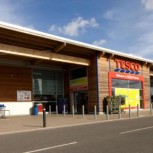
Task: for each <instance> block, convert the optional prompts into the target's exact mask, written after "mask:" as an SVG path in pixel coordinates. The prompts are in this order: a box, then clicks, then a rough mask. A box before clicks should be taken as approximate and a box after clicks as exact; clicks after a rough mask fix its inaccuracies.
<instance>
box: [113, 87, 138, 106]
mask: <svg viewBox="0 0 153 153" xmlns="http://www.w3.org/2000/svg"><path fill="white" fill-rule="evenodd" d="M115 95H121V96H124V97H125V105H122V108H127V107H129V105H130V106H131V107H136V106H137V104H138V105H139V106H140V91H139V89H128V88H115Z"/></svg>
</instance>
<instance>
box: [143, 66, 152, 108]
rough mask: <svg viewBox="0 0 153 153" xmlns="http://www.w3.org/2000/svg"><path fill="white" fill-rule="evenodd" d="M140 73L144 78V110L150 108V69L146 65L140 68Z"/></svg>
mask: <svg viewBox="0 0 153 153" xmlns="http://www.w3.org/2000/svg"><path fill="white" fill-rule="evenodd" d="M142 73H143V77H144V96H145V101H146V108H149V107H150V102H151V99H150V68H149V67H147V65H145V66H143V67H142Z"/></svg>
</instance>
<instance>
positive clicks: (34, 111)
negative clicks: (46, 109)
mask: <svg viewBox="0 0 153 153" xmlns="http://www.w3.org/2000/svg"><path fill="white" fill-rule="evenodd" d="M33 115H38V106H37V105H36V104H35V105H34V106H33Z"/></svg>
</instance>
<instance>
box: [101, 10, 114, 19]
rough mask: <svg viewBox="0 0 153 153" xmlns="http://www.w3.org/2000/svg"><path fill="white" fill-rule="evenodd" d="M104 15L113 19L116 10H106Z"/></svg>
mask: <svg viewBox="0 0 153 153" xmlns="http://www.w3.org/2000/svg"><path fill="white" fill-rule="evenodd" d="M103 17H104V18H105V19H108V20H113V18H114V11H113V10H109V11H107V12H105V13H104V15H103Z"/></svg>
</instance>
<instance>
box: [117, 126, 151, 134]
mask: <svg viewBox="0 0 153 153" xmlns="http://www.w3.org/2000/svg"><path fill="white" fill-rule="evenodd" d="M152 128H153V126H149V127H145V128H140V129H135V130H130V131H125V132H121V133H120V134H126V133H132V132H137V131H142V130H147V129H152Z"/></svg>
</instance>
